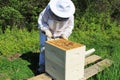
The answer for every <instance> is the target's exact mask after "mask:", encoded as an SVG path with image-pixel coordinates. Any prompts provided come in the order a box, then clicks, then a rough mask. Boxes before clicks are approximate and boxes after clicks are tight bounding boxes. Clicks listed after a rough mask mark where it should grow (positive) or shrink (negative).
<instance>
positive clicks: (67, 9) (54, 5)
mask: <svg viewBox="0 0 120 80" xmlns="http://www.w3.org/2000/svg"><path fill="white" fill-rule="evenodd" d="M49 6H50V9H51V11H52V12H53V13H54V14H55V15H57V16H58V17H61V18H68V17H70V16H72V15H73V14H74V13H75V6H74V4H73V2H72V1H71V0H50V2H49Z"/></svg>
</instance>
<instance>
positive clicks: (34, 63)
mask: <svg viewBox="0 0 120 80" xmlns="http://www.w3.org/2000/svg"><path fill="white" fill-rule="evenodd" d="M20 58H22V59H24V60H27V61H28V62H29V63H30V65H29V66H28V67H29V68H30V69H31V70H32V71H33V73H34V75H38V72H37V69H38V62H39V53H33V52H27V53H24V54H22V55H21V56H20Z"/></svg>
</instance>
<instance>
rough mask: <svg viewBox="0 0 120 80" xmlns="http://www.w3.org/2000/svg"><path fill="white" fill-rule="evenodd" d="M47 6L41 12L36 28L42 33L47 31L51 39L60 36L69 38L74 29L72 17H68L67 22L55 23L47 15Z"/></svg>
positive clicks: (55, 21)
mask: <svg viewBox="0 0 120 80" xmlns="http://www.w3.org/2000/svg"><path fill="white" fill-rule="evenodd" d="M48 10H49V5H48V6H47V7H46V8H45V9H44V10H43V11H42V12H41V14H40V15H39V18H38V28H39V29H41V30H42V31H44V30H46V29H49V30H50V31H51V32H52V34H53V37H56V36H61V35H62V34H64V35H66V37H69V36H70V34H71V33H72V29H73V27H74V16H73V15H72V16H71V17H69V19H68V20H67V21H57V20H54V19H53V18H52V16H51V15H50V14H49V11H48Z"/></svg>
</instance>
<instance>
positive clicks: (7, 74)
mask: <svg viewBox="0 0 120 80" xmlns="http://www.w3.org/2000/svg"><path fill="white" fill-rule="evenodd" d="M28 65H30V63H29V62H27V61H25V60H22V59H20V58H18V59H15V60H14V61H8V59H6V58H5V57H2V56H0V80H6V79H10V80H24V79H27V78H29V77H31V76H33V73H32V71H31V70H30V69H29V67H28Z"/></svg>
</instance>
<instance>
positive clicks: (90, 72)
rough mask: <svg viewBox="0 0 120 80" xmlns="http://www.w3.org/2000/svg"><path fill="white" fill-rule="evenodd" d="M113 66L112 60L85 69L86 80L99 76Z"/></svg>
mask: <svg viewBox="0 0 120 80" xmlns="http://www.w3.org/2000/svg"><path fill="white" fill-rule="evenodd" d="M111 64H112V62H111V60H109V59H104V60H102V61H100V62H98V63H96V64H94V65H92V66H90V67H88V68H86V69H85V76H84V78H85V79H88V78H90V77H92V76H93V75H95V74H97V73H98V72H100V71H102V70H104V69H105V68H107V67H109V66H110V65H111Z"/></svg>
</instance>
